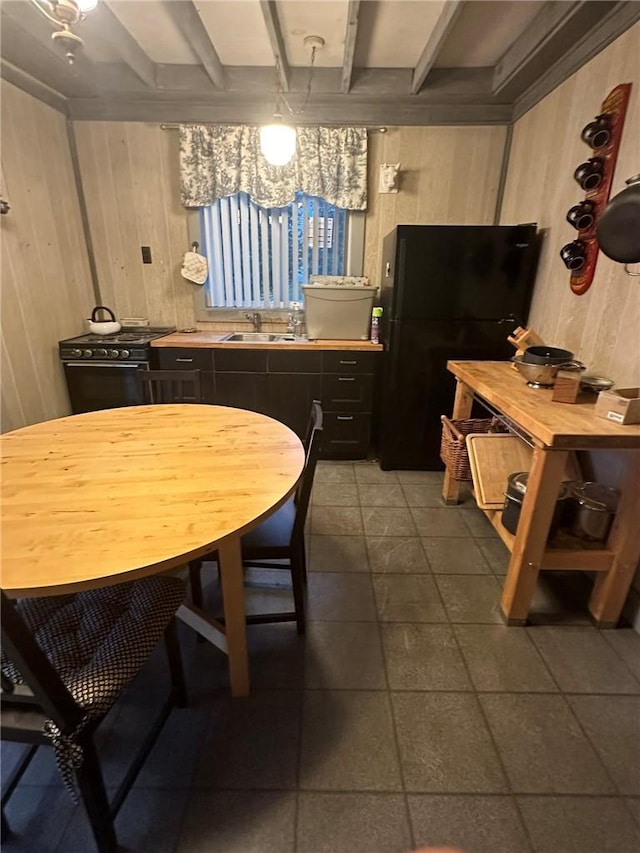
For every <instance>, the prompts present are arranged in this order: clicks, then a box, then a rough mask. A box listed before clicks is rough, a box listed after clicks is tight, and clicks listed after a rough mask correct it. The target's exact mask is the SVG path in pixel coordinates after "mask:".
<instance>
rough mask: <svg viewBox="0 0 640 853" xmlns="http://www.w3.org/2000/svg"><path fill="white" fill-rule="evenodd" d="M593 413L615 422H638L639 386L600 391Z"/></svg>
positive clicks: (639, 408) (639, 420)
mask: <svg viewBox="0 0 640 853" xmlns="http://www.w3.org/2000/svg"><path fill="white" fill-rule="evenodd" d="M595 414H596V415H597V416H598V417H599V418H605V419H606V420H608V421H613V422H614V423H616V424H640V388H617V389H616V390H615V391H601V392H600V393H599V394H598V399H597V400H596V408H595Z"/></svg>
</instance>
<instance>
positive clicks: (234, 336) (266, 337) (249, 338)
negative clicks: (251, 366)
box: [222, 332, 294, 344]
mask: <svg viewBox="0 0 640 853" xmlns="http://www.w3.org/2000/svg"><path fill="white" fill-rule="evenodd" d="M222 340H223V341H224V342H225V343H226V342H230V343H252V344H275V343H280V342H283V341H292V340H294V337H293V335H277V334H270V333H266V332H264V333H263V332H231V334H230V335H226V337H224V338H222Z"/></svg>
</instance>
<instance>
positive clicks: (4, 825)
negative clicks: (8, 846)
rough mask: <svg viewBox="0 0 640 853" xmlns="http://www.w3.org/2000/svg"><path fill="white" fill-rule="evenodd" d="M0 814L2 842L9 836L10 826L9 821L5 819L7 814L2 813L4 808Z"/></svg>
mask: <svg viewBox="0 0 640 853" xmlns="http://www.w3.org/2000/svg"><path fill="white" fill-rule="evenodd" d="M0 814H1V816H2V825H1V828H0V841H2V842H3V843H4V842H5V841H7V840H8V839H9V837H10V836H11V827H10V826H9V821H8V820H7V816H6V815H5V813H4V809H2V812H1V813H0Z"/></svg>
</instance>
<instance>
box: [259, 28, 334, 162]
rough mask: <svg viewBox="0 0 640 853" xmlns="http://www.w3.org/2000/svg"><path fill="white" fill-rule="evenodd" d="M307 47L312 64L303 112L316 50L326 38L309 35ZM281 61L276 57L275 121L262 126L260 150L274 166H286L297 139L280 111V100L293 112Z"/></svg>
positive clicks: (306, 102) (309, 90)
mask: <svg viewBox="0 0 640 853" xmlns="http://www.w3.org/2000/svg"><path fill="white" fill-rule="evenodd" d="M304 45H305V47H310V48H311V66H310V68H309V82H308V84H307V94H306V97H305V101H304V104H303V105H302V108H301V109H300V110H298V111H297V112H298V113H303V112H304V110H305V107H306V106H307V104H308V102H309V96H310V94H311V79H312V76H313V66H314V63H315V59H316V51H317V50H319V48H321V47H324V39H323V38H321V37H320V36H307V37H306V38H305V40H304ZM279 70H280V68H279V63H278V60H277V59H276V76H277V81H278V88H277V92H276V106H275V111H274V114H273V122H272V124H267V125H264V126H263V127H261V128H260V150H261V151H262V156H263V157H264V159H265V160H266V161H267V163H270V164H271V165H272V166H286V165H287V163H289V162H290V161H291V159H292V157H293V155H294V154H295V153H296V141H297V134H296V129H295V127H292V126H291V125H289V124H285V123H284V121H283V120H282V113H281V111H280V102H281V101H284V103H285V104H286V105H287V107H288V109H289V112H291V113H293V110H292V109H291V107H289V104H287V101H286V98H285V97H284V93H283V91H282V86H281V82H280V74H279Z"/></svg>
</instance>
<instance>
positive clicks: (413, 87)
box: [0, 0, 640, 126]
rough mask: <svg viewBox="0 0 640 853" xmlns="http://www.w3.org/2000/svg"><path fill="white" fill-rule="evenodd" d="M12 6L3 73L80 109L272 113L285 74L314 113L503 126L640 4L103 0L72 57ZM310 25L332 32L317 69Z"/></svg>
mask: <svg viewBox="0 0 640 853" xmlns="http://www.w3.org/2000/svg"><path fill="white" fill-rule="evenodd" d="M37 2H39V3H40V4H41V5H43V6H46V5H47V2H53V0H37ZM0 15H1V32H0V37H1V50H0V60H1V65H2V71H3V75H4V76H5V77H7V78H8V79H10V80H11V81H12V82H14V83H16V84H17V85H22V86H23V87H24V88H26V89H27V91H31V92H32V93H39V94H40V95H42V96H43V98H45V99H47V98H48V100H49V102H51V103H52V105H56V106H59V107H60V108H61V109H63V111H66V112H68V114H70V115H72V116H74V117H83V118H105V119H115V118H123V119H129V120H156V119H157V118H158V117H160V118H161V120H169V121H191V120H192V121H207V120H218V121H228V122H236V121H251V122H253V121H263V120H265V113H269V112H270V111H272V109H273V106H272V105H273V96H274V94H275V91H276V88H277V86H278V85H280V86H281V87H282V89H283V90H284V91H286V92H287V97H288V101H289V102H290V103H291V104H292V105H293V107H292V109H294V111H295V114H296V116H300V115H301V114H300V107H301V106H302V104H303V103H304V105H305V110H304V114H303V118H304V121H305V122H307V123H310V124H311V123H319V122H322V123H325V122H326V123H332V124H339V123H345V122H357V123H362V124H367V125H371V126H376V125H380V124H438V123H444V124H451V123H453V124H456V123H467V124H473V123H498V124H503V123H505V122H507V121H510V120H511V117H512V115H513V109H514V106H515V105H516V103H517V102H518V101H519V99H521V98H522V97H523V96H524V94H525V93H527V92H529V90H531V89H532V88H533V87H535V86H537V85H538V83H539V80H540V79H541V78H542V77H544V78H545V79H548V80H549V81H551V83H549V82H547V83H545V85H547V86H548V85H552V82H553V79H556V81H557V80H559V79H560V77H561V76H562V75H563V74H564V75H565V76H566V75H567V74H570V73H572V71H573V70H575V69H576V67H579V65H580V64H581V63H582V62H584V61H586V59H588V58H590V56H592V55H593V54H594V52H597V50H599V49H602V47H604V46H605V45H606V44H607V43H608V42H609V41H611V40H612V39H613V38H615V37H616V36H617V35H619V34H620V32H622V31H624V29H626V28H627V27H628V26H631V24H632V23H634V22H635V20H638V19H639V18H640V2H637V0H636V2H624V0H620V1H618V0H615V1H612V2H609V3H602V2H573V0H548V1H547V2H544V1H543V0H467V2H459V0H360V2H358V0H99V2H98V7H97V9H96V10H94V11H92V12H89V13H87V16H86V20H84V21H80V22H78V23H77V24H74V25H73V27H72V29H73V31H74V32H75V33H76V34H77V35H78V36H79V37H80V38H82V39H83V41H84V48H83V50H81V51H78V52H77V54H76V60H75V63H74V64H73V65H69V64H68V63H67V61H66V59H65V56H64V50H63V49H62V47H61V43H60V41H56V42H53V41H52V40H51V35H52V33H53V31H54V29H55V26H54V24H52V23H51V22H50V21H49V20H47V19H46V17H45V16H43V15H42V14H41V13H40V12H39V11H38V10H37V8H36V6H35V5H34V3H33V2H31V0H1V2H0ZM603 22H604V23H603ZM593 34H595V35H593ZM307 36H319V37H320V38H322V39H324V42H325V44H324V47H322V48H321V49H320V50H318V51H317V53H316V57H315V64H314V72H313V73H310V72H308V71H307V69H308V68H309V66H310V62H311V55H312V54H311V48H310V47H309V46H307V45H305V43H304V41H305V37H307ZM590 37H593V39H594V42H595V46H594V45H593V44H591V42H590V41H589V38H590ZM514 43H517V48H514ZM276 67H278V70H276ZM553 68H559V69H560V70H558V71H556V72H554V74H553V75H549V73H548V72H549V71H550V70H552V69H553ZM276 81H279V83H278V82H276ZM556 85H557V82H556ZM38 87H40V88H38ZM308 87H310V97H308V98H307V89H308ZM47 93H49V94H47ZM56 93H59V95H60V96H62V99H60V98H58V100H57V101H56V97H55V96H56ZM267 117H268V116H267ZM297 120H300V121H302V118H299V119H297Z"/></svg>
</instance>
